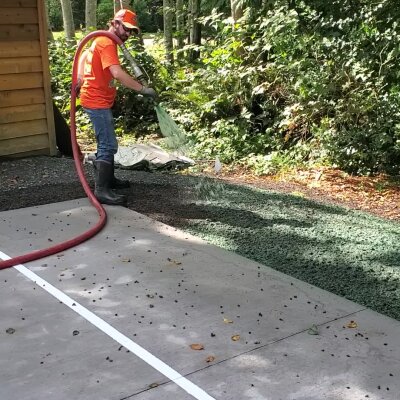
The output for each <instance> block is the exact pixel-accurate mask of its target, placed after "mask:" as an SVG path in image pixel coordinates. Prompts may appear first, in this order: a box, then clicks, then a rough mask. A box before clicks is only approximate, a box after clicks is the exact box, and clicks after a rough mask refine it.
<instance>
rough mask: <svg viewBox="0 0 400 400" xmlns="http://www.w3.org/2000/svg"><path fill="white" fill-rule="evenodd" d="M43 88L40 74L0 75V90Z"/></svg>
mask: <svg viewBox="0 0 400 400" xmlns="http://www.w3.org/2000/svg"><path fill="white" fill-rule="evenodd" d="M40 87H43V74H42V73H41V72H26V73H23V74H4V75H0V90H18V89H32V88H40Z"/></svg>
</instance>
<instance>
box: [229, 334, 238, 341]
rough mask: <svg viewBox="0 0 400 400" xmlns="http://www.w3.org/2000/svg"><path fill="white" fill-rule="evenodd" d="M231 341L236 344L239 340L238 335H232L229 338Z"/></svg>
mask: <svg viewBox="0 0 400 400" xmlns="http://www.w3.org/2000/svg"><path fill="white" fill-rule="evenodd" d="M231 339H232V340H233V341H234V342H237V341H238V340H239V339H240V335H233V336H232V337H231Z"/></svg>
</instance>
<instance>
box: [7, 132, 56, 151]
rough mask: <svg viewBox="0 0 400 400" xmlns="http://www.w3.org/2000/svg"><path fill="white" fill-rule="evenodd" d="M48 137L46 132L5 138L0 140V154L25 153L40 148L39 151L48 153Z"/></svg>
mask: <svg viewBox="0 0 400 400" xmlns="http://www.w3.org/2000/svg"><path fill="white" fill-rule="evenodd" d="M48 149H49V138H48V136H47V134H42V135H35V136H28V137H21V138H15V139H7V140H2V141H0V156H8V155H13V154H20V153H27V152H32V151H37V150H41V151H40V153H43V154H48V152H49V151H48Z"/></svg>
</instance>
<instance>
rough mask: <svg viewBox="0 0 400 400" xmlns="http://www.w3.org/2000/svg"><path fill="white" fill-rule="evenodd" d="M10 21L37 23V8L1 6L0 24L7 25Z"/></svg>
mask: <svg viewBox="0 0 400 400" xmlns="http://www.w3.org/2000/svg"><path fill="white" fill-rule="evenodd" d="M10 21H12V22H13V23H15V24H38V10H37V8H36V7H19V8H15V7H13V8H11V7H10V8H9V7H2V8H1V18H0V25H8V24H9V23H10Z"/></svg>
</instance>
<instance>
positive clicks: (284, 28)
mask: <svg viewBox="0 0 400 400" xmlns="http://www.w3.org/2000/svg"><path fill="white" fill-rule="evenodd" d="M49 1H53V0H49ZM108 1H110V0H102V1H101V2H100V4H99V7H100V6H101V5H102V4H106V2H108ZM145 4H147V10H146V9H145V8H144V5H145ZM228 4H229V3H228V2H226V1H222V2H221V3H220V10H222V12H220V13H219V12H218V11H217V10H215V9H214V10H213V11H212V12H211V11H210V12H209V15H207V16H206V17H203V18H202V24H203V33H204V40H203V44H202V45H201V46H199V47H196V49H195V50H196V51H200V59H199V60H198V61H197V62H196V63H195V64H194V63H191V62H188V61H186V62H185V59H184V58H183V57H180V58H179V65H175V66H174V67H165V66H164V65H163V64H161V63H156V62H155V60H154V59H153V58H151V57H149V56H147V55H146V53H144V52H142V51H139V52H136V54H135V57H136V58H137V59H138V61H139V63H140V64H142V65H143V66H144V68H145V69H146V70H148V72H149V75H150V76H151V78H152V80H156V81H155V82H154V85H155V87H156V88H157V90H158V91H159V92H160V93H161V94H162V100H163V106H164V107H165V108H166V109H167V110H168V112H169V113H170V114H171V116H172V117H173V118H174V119H175V120H176V121H177V122H178V123H179V124H180V125H181V127H182V129H184V130H185V132H186V133H187V135H188V137H189V139H190V140H191V141H192V142H193V145H192V146H191V147H190V148H191V150H192V154H191V156H192V157H195V158H202V159H204V158H206V159H208V158H214V157H215V156H217V155H218V156H219V158H220V159H221V161H222V162H241V163H244V164H247V165H250V166H252V167H253V168H254V169H255V171H256V172H257V173H271V172H275V171H276V170H277V169H279V168H285V167H291V166H298V165H301V164H325V165H331V166H338V167H340V168H342V169H344V170H346V171H349V172H351V173H361V174H368V173H377V172H386V173H390V174H398V173H399V171H400V84H399V78H400V72H399V71H400V70H399V65H400V55H399V54H400V25H399V24H398V22H397V21H398V20H399V17H400V11H398V10H399V9H398V7H397V3H396V2H395V1H394V0H381V1H380V2H374V3H373V2H371V1H370V0H358V1H353V0H352V1H350V0H333V2H330V3H329V4H328V3H326V2H322V1H320V0H305V1H300V0H290V1H287V0H275V1H266V2H261V1H258V2H257V1H251V2H247V4H248V5H249V6H252V7H251V8H248V9H247V10H245V16H244V18H243V19H242V20H241V21H239V23H237V24H236V25H235V26H233V25H232V21H231V20H230V19H227V16H228V15H229V13H228V8H227V5H228ZM262 4H264V6H265V7H264V9H262ZM135 6H136V7H138V10H139V9H140V8H141V7H142V8H143V10H142V11H140V12H139V11H138V14H139V19H140V20H141V21H142V22H143V23H144V24H145V26H147V24H148V23H149V24H150V22H146V21H147V20H146V18H147V16H146V15H147V14H146V13H148V12H149V11H150V10H153V11H154V10H156V9H157V7H158V6H159V4H158V3H157V1H152V2H146V1H145V0H135ZM204 7H205V8H204ZM204 7H203V11H204V10H207V8H206V5H204ZM149 21H150V20H149ZM153 22H154V20H153ZM142 26H143V25H142ZM135 48H138V47H137V46H136V45H135ZM191 50H193V47H190V46H187V47H186V48H185V49H183V51H182V54H184V55H186V56H187V55H188V54H190V51H191ZM56 53H57V52H56ZM53 56H54V54H53ZM68 60H69V58H68V55H67V56H66V57H64V56H63V55H60V56H59V57H56V62H57V63H59V64H60V65H59V66H53V68H55V69H56V70H58V69H59V70H60V73H57V72H56V74H55V75H53V76H54V77H55V78H54V79H55V81H54V86H55V90H56V91H55V93H56V94H57V96H60V98H62V97H63V96H64V95H65V93H66V91H65V90H64V89H62V88H63V86H64V85H65V83H66V82H67V80H68V78H67V77H66V76H65V74H66V73H70V72H69V71H70V68H68V67H67V64H68V62H69V61H68ZM118 96H119V97H118V102H117V107H116V109H115V112H116V116H117V118H118V124H119V127H121V128H122V127H123V128H124V129H125V130H127V131H131V130H132V129H134V130H139V131H140V132H142V133H143V134H145V133H146V132H148V131H149V129H150V128H153V127H154V126H152V125H151V124H152V123H153V122H155V121H156V119H155V114H154V110H153V108H152V105H151V104H150V103H148V102H147V101H146V100H145V99H143V98H140V97H138V96H137V95H136V94H134V93H133V92H132V91H129V90H126V89H123V88H122V89H121V90H120V91H119V94H118ZM67 99H68V97H67V98H66V100H67ZM61 108H62V109H63V107H61Z"/></svg>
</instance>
